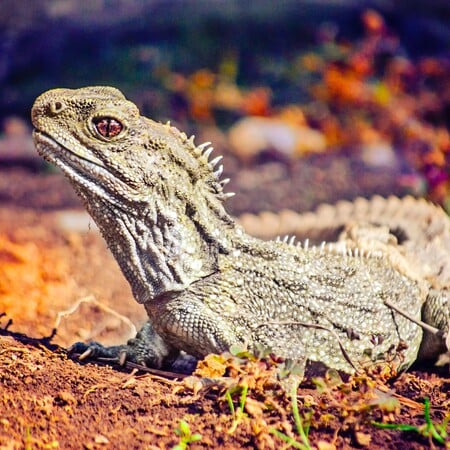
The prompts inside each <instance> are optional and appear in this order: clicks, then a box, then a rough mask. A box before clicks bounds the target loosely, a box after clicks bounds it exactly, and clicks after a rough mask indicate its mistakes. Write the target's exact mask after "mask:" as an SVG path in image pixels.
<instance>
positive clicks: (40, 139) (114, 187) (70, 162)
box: [33, 129, 137, 204]
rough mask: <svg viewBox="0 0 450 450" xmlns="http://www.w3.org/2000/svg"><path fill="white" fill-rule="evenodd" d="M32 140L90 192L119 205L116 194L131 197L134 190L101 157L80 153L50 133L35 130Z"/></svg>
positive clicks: (40, 152)
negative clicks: (93, 157)
mask: <svg viewBox="0 0 450 450" xmlns="http://www.w3.org/2000/svg"><path fill="white" fill-rule="evenodd" d="M33 139H34V142H35V146H36V150H37V152H38V154H39V155H40V156H42V157H43V158H44V159H45V160H46V161H47V162H49V163H51V164H54V165H55V166H57V167H59V168H60V169H61V170H62V171H63V173H64V174H65V175H66V176H67V178H68V179H69V180H71V181H72V182H74V183H75V184H76V185H77V186H80V187H82V188H83V190H87V191H89V192H91V193H93V192H95V194H97V195H99V196H101V197H104V198H106V199H107V200H108V201H110V202H113V203H118V204H120V201H117V200H115V197H116V196H117V193H118V192H120V193H122V194H123V196H124V197H125V196H126V193H127V192H128V193H129V195H128V196H126V197H127V200H132V199H133V197H135V196H136V194H137V192H135V191H134V189H133V188H132V187H130V186H129V185H128V184H127V183H125V182H123V181H122V180H120V179H119V178H118V177H116V176H115V175H114V174H113V173H111V172H110V171H109V170H108V169H107V168H106V167H105V165H104V164H103V163H102V162H101V161H100V160H94V159H91V158H86V157H84V156H81V155H79V154H77V153H75V152H73V151H71V150H69V149H68V148H67V147H66V146H64V145H63V144H61V143H60V142H58V141H57V140H56V139H54V138H53V137H52V136H50V135H49V134H47V133H45V132H43V131H41V130H38V129H35V130H33Z"/></svg>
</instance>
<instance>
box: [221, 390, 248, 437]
mask: <svg viewBox="0 0 450 450" xmlns="http://www.w3.org/2000/svg"><path fill="white" fill-rule="evenodd" d="M238 390H241V396H240V398H239V406H238V407H237V409H235V408H234V403H233V399H232V397H231V396H232V394H234V393H235V392H236V391H238ZM247 393H248V386H247V385H243V386H237V387H235V388H233V389H228V390H227V391H226V392H225V398H226V399H227V402H228V406H229V408H230V411H231V415H232V416H233V423H232V424H231V427H230V429H229V430H228V433H229V434H233V433H234V432H235V431H236V428H237V426H238V425H239V422H240V421H241V420H242V419H243V418H244V417H247V414H246V413H245V401H246V400H247Z"/></svg>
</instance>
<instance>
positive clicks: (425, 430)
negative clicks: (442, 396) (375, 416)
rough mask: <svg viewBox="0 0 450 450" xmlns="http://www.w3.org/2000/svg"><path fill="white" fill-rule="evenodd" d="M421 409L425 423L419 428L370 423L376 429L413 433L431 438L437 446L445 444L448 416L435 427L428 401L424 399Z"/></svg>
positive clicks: (449, 418)
mask: <svg viewBox="0 0 450 450" xmlns="http://www.w3.org/2000/svg"><path fill="white" fill-rule="evenodd" d="M423 403H424V408H423V415H424V417H425V423H424V424H423V425H421V426H415V425H409V424H406V423H381V422H375V421H373V422H371V423H372V425H375V426H376V427H378V428H384V429H389V430H399V431H413V432H415V433H418V434H420V435H421V436H424V437H431V438H432V439H434V440H435V441H436V442H438V443H439V444H443V445H444V444H445V441H446V438H447V437H448V433H447V425H448V423H449V421H450V414H447V415H446V416H445V419H444V420H443V422H442V423H441V424H437V425H435V424H434V423H433V422H432V420H431V417H430V400H429V399H428V398H425V399H424V401H423Z"/></svg>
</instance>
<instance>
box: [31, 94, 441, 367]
mask: <svg viewBox="0 0 450 450" xmlns="http://www.w3.org/2000/svg"><path fill="white" fill-rule="evenodd" d="M32 121H33V125H34V127H35V131H34V140H35V144H36V148H37V150H38V152H39V153H40V154H41V155H42V156H43V157H44V158H45V159H46V160H48V161H49V162H51V163H53V164H55V165H57V166H58V167H60V168H61V170H62V171H63V173H64V174H65V176H66V177H67V178H68V180H69V181H70V182H71V183H72V185H73V186H74V188H75V190H76V191H77V193H78V195H79V196H80V197H81V198H82V200H83V201H84V203H85V205H86V208H87V209H88V211H89V213H90V214H91V216H92V217H93V219H94V220H95V222H96V223H97V225H98V226H99V228H100V230H101V232H102V234H103V236H104V238H105V240H106V241H107V243H108V246H109V248H110V249H111V251H112V253H113V255H114V257H115V258H116V260H117V262H118V264H119V266H120V267H121V269H122V272H123V273H124V275H125V277H126V278H127V280H128V281H129V283H130V285H131V287H132V291H133V294H134V296H135V298H136V300H137V301H138V302H140V303H143V304H144V305H145V308H146V310H147V312H148V316H149V322H148V323H147V324H146V325H145V326H144V328H143V330H141V332H140V334H138V336H137V338H136V339H135V340H132V341H130V342H129V343H128V344H127V345H124V346H118V347H114V348H112V349H111V348H110V349H104V348H101V347H99V346H94V347H91V348H95V351H96V353H97V354H107V355H117V354H118V353H119V352H120V351H123V350H125V351H126V353H127V357H128V358H130V359H132V360H135V361H138V362H144V363H146V364H147V365H151V366H154V367H161V366H164V365H166V364H171V363H172V362H173V360H174V359H175V358H176V356H177V354H178V352H179V351H181V350H182V351H185V352H187V353H188V354H190V355H193V356H195V357H198V358H201V357H204V356H205V355H207V354H208V353H211V352H222V351H225V350H228V349H229V348H230V346H232V345H247V346H248V347H249V348H255V347H257V346H263V347H266V348H270V349H271V350H272V351H273V352H275V353H276V354H277V355H279V356H281V357H286V358H292V359H295V360H297V361H298V362H299V364H303V365H304V366H305V368H306V367H308V368H309V369H311V370H313V371H315V370H316V369H317V368H318V367H319V366H325V367H331V368H335V369H338V370H342V371H345V372H349V373H352V372H354V371H355V370H358V369H361V368H363V367H367V366H368V365H372V364H375V363H387V362H389V364H391V366H392V367H393V368H394V369H398V370H401V369H404V368H407V367H409V366H410V365H411V364H412V363H413V362H414V361H415V360H416V358H417V355H418V352H419V347H420V344H421V341H422V336H423V333H422V329H421V327H420V326H418V325H417V324H416V323H414V322H413V321H411V320H409V319H407V318H405V317H404V315H403V314H401V313H399V312H397V311H396V310H394V309H392V308H391V307H389V306H387V305H386V303H385V302H386V301H387V302H389V303H390V304H393V305H395V307H396V308H397V309H400V310H403V311H407V312H408V313H409V314H410V316H412V317H413V318H414V319H415V320H420V318H421V311H422V309H423V308H427V307H428V306H427V305H428V304H430V305H431V307H432V308H431V309H436V308H437V310H438V317H442V316H444V323H440V324H439V326H440V330H441V331H442V332H445V331H446V327H447V326H448V308H447V303H446V302H447V299H445V301H442V300H439V301H437V300H436V297H435V296H431V295H430V293H431V288H432V287H431V286H430V284H429V282H428V281H427V280H425V279H423V278H422V277H420V276H419V275H418V274H417V273H416V272H415V271H413V270H410V269H409V267H410V265H409V264H407V263H405V264H397V263H395V264H393V263H392V261H391V259H392V258H391V257H390V255H388V254H385V252H384V251H383V250H384V247H383V246H382V245H381V246H379V248H378V249H377V251H376V252H375V253H376V254H373V255H366V254H365V253H367V252H365V249H364V248H362V249H361V250H360V249H359V248H358V245H356V244H355V245H352V246H351V248H350V247H348V246H347V245H345V243H344V244H339V245H337V244H336V245H333V244H330V245H325V246H324V247H323V248H307V247H305V246H296V245H292V244H290V243H287V242H274V241H271V242H265V241H261V240H258V239H256V238H253V237H251V236H249V235H247V234H246V233H245V232H244V231H243V229H242V228H241V227H240V226H239V225H238V224H237V223H236V222H235V221H234V220H233V218H232V217H230V216H229V215H228V214H227V212H226V211H225V209H224V207H223V201H224V200H225V199H226V198H227V196H228V194H226V193H224V192H223V185H224V184H226V180H222V181H221V180H220V175H221V172H222V168H221V167H219V168H218V169H216V166H217V162H218V161H217V159H216V160H212V161H208V157H209V153H210V152H209V150H208V149H207V148H205V145H202V146H195V145H194V142H193V138H191V139H188V138H187V136H186V135H185V134H184V133H181V132H179V131H178V130H177V129H175V128H173V127H171V126H170V125H168V124H167V125H163V124H160V123H157V122H154V121H152V120H150V119H147V118H145V117H142V116H141V115H140V114H139V111H138V109H137V108H136V106H135V105H134V104H133V103H131V102H129V101H127V100H126V99H125V97H124V96H123V94H122V93H121V92H120V91H118V90H117V89H114V88H110V87H88V88H82V89H78V90H69V89H55V90H51V91H48V92H46V93H44V94H42V95H41V96H40V97H39V98H38V99H37V100H36V102H35V104H34V106H33V110H32ZM377 242H378V241H377ZM424 305H425V307H424ZM436 305H437V306H436ZM429 309H430V308H429ZM433 317H435V315H433V314H431V319H430V318H429V317H427V320H429V321H431V322H432V321H433V320H434V319H433ZM431 325H435V324H434V323H431ZM155 333H157V334H155ZM440 341H442V338H440ZM441 343H442V342H439V345H438V347H439V349H437V347H436V346H435V347H436V348H435V347H433V351H432V352H431V353H433V352H434V353H435V354H433V356H437V354H438V352H439V351H440V350H442V345H441Z"/></svg>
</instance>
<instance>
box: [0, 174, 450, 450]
mask: <svg viewBox="0 0 450 450" xmlns="http://www.w3.org/2000/svg"><path fill="white" fill-rule="evenodd" d="M0 198H1V199H2V203H0V312H3V313H4V314H5V315H4V316H3V317H1V318H0V325H1V329H0V449H1V450H6V449H8V450H9V449H23V448H25V449H53V448H61V449H83V448H85V449H134V448H136V449H142V448H146V449H147V448H172V447H173V446H175V445H177V444H180V445H181V446H180V447H178V448H186V446H187V447H188V448H192V449H200V448H226V449H237V448H267V449H278V448H283V445H286V447H287V444H286V443H285V442H284V441H283V440H282V438H280V437H279V435H278V436H277V432H278V433H280V432H281V433H284V434H285V435H286V436H290V437H292V438H293V439H295V440H296V441H297V443H296V444H295V445H297V447H296V448H308V447H307V445H306V443H305V442H303V441H302V438H301V437H300V435H299V431H298V429H297V427H296V424H295V420H294V415H293V409H294V406H295V405H294V403H293V401H292V399H291V398H290V397H289V395H288V394H286V393H285V391H284V390H283V389H282V388H281V387H280V384H279V383H278V382H277V381H276V377H275V375H274V373H275V372H274V365H275V362H274V361H272V360H271V359H270V358H266V359H263V360H255V359H253V358H249V359H245V358H236V357H232V356H231V355H228V356H222V357H211V358H209V359H208V360H207V361H206V362H204V363H203V366H202V368H201V370H200V372H199V373H200V375H202V376H205V377H206V376H208V377H211V376H217V375H226V376H228V377H229V378H226V379H224V380H223V381H222V382H221V383H220V384H218V385H213V386H209V387H203V389H200V390H199V388H200V387H202V386H203V385H202V386H201V385H199V383H198V380H199V379H200V377H198V378H187V379H178V380H177V379H175V380H174V379H173V378H172V377H170V376H160V375H155V374H149V373H144V372H142V371H137V372H136V371H133V370H131V369H129V368H126V369H122V370H120V369H117V368H111V367H108V366H105V365H96V364H93V363H81V362H79V361H78V360H77V359H72V358H69V357H68V356H67V353H66V351H65V350H64V348H65V347H66V346H68V345H70V343H72V342H74V341H77V340H85V339H86V340H88V339H98V340H101V341H103V342H107V343H113V342H117V341H119V342H120V341H123V340H124V339H126V338H127V337H128V336H129V335H130V334H132V333H133V330H134V326H139V325H140V324H141V323H142V322H143V321H144V320H145V314H144V311H143V308H142V307H141V306H139V305H137V304H136V302H134V301H133V300H132V297H131V293H130V290H129V288H128V285H127V284H126V282H125V281H124V279H123V277H122V275H121V274H120V272H119V270H118V267H117V266H116V263H115V261H114V260H113V258H112V257H111V255H110V254H109V253H108V251H107V249H106V247H105V245H104V243H103V241H102V239H101V237H100V236H99V234H98V233H97V231H96V230H95V227H94V226H93V224H92V222H90V221H89V219H87V216H86V215H85V214H84V213H83V210H82V208H80V207H79V205H78V203H77V201H76V199H75V198H74V196H73V194H72V193H71V190H70V187H68V186H67V185H66V183H65V181H64V180H62V178H61V177H60V176H59V175H50V176H46V177H45V176H44V177H43V176H42V175H38V174H36V173H33V172H30V171H28V170H12V169H11V170H4V171H0ZM25 206H26V207H25ZM55 206H56V207H55ZM68 206H70V207H71V209H67V207H68ZM235 208H236V209H237V210H239V207H238V206H235ZM10 319H11V320H12V323H9V321H10ZM128 319H129V320H130V321H131V322H130V321H128ZM55 326H57V332H56V335H55V336H54V337H53V338H52V339H51V340H49V339H43V337H46V336H50V335H51V333H52V330H53V328H54V327H55ZM385 375H386V374H385V373H379V374H374V377H373V378H370V377H365V376H364V377H355V378H351V379H346V380H344V381H341V380H339V377H338V376H337V374H333V373H330V374H328V378H326V379H322V380H316V381H315V382H312V381H307V382H305V383H303V384H302V385H301V387H300V388H299V389H298V393H297V399H298V408H299V416H300V419H301V420H302V423H303V428H304V429H307V428H308V426H309V432H308V433H307V434H308V436H307V438H306V439H307V442H309V445H311V447H312V448H318V449H321V450H328V449H333V448H364V447H366V448H370V449H386V448H391V449H397V450H399V449H419V448H426V447H429V446H431V447H432V446H439V445H442V446H443V447H445V446H446V447H447V448H450V440H449V438H448V437H447V438H445V437H444V438H442V441H443V442H444V443H443V444H439V442H438V440H439V439H436V438H435V439H433V438H432V437H431V436H430V434H432V432H433V428H432V426H433V425H434V426H435V427H436V430H435V432H436V433H437V434H438V435H439V434H440V435H442V436H444V435H445V432H444V429H443V428H445V425H444V427H443V428H442V429H440V428H439V425H440V424H442V423H443V421H445V417H447V419H448V418H449V410H450V399H449V395H448V392H449V390H450V377H449V374H448V371H447V372H445V371H444V370H441V371H439V370H437V369H436V368H414V369H413V370H411V371H409V372H408V373H405V374H401V375H400V376H399V377H397V378H394V379H391V380H385V378H386V377H385ZM246 389H248V391H247V394H246V397H244V396H243V395H242V393H243V392H245V391H246ZM226 392H228V400H227V394H226ZM425 399H429V401H430V405H431V407H430V417H429V418H428V420H426V418H425V415H424V413H425V412H424V401H425ZM229 400H231V401H232V406H231V405H230V402H229ZM240 402H242V405H244V411H241V410H240V408H239V405H240ZM233 410H234V411H233ZM180 421H184V422H185V423H186V424H187V425H188V427H186V426H183V423H184V422H180ZM373 421H376V422H384V423H388V422H389V423H400V424H407V425H414V426H417V427H418V428H417V429H416V430H412V431H401V430H386V429H380V428H378V427H376V426H375V425H373V424H372V422H373ZM180 423H181V424H182V425H180ZM427 423H428V425H427ZM180 430H181V431H180ZM274 430H276V431H274ZM177 432H178V434H177ZM182 432H184V433H185V435H184V437H183V436H182V437H180V436H179V434H180V433H181V434H182ZM449 432H450V430H449V427H447V433H449ZM189 433H192V435H195V434H197V433H198V434H200V435H201V438H200V437H199V436H197V438H198V440H197V441H196V442H193V443H191V444H188V441H189ZM191 437H192V436H191ZM301 445H303V447H302V446H301Z"/></svg>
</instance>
